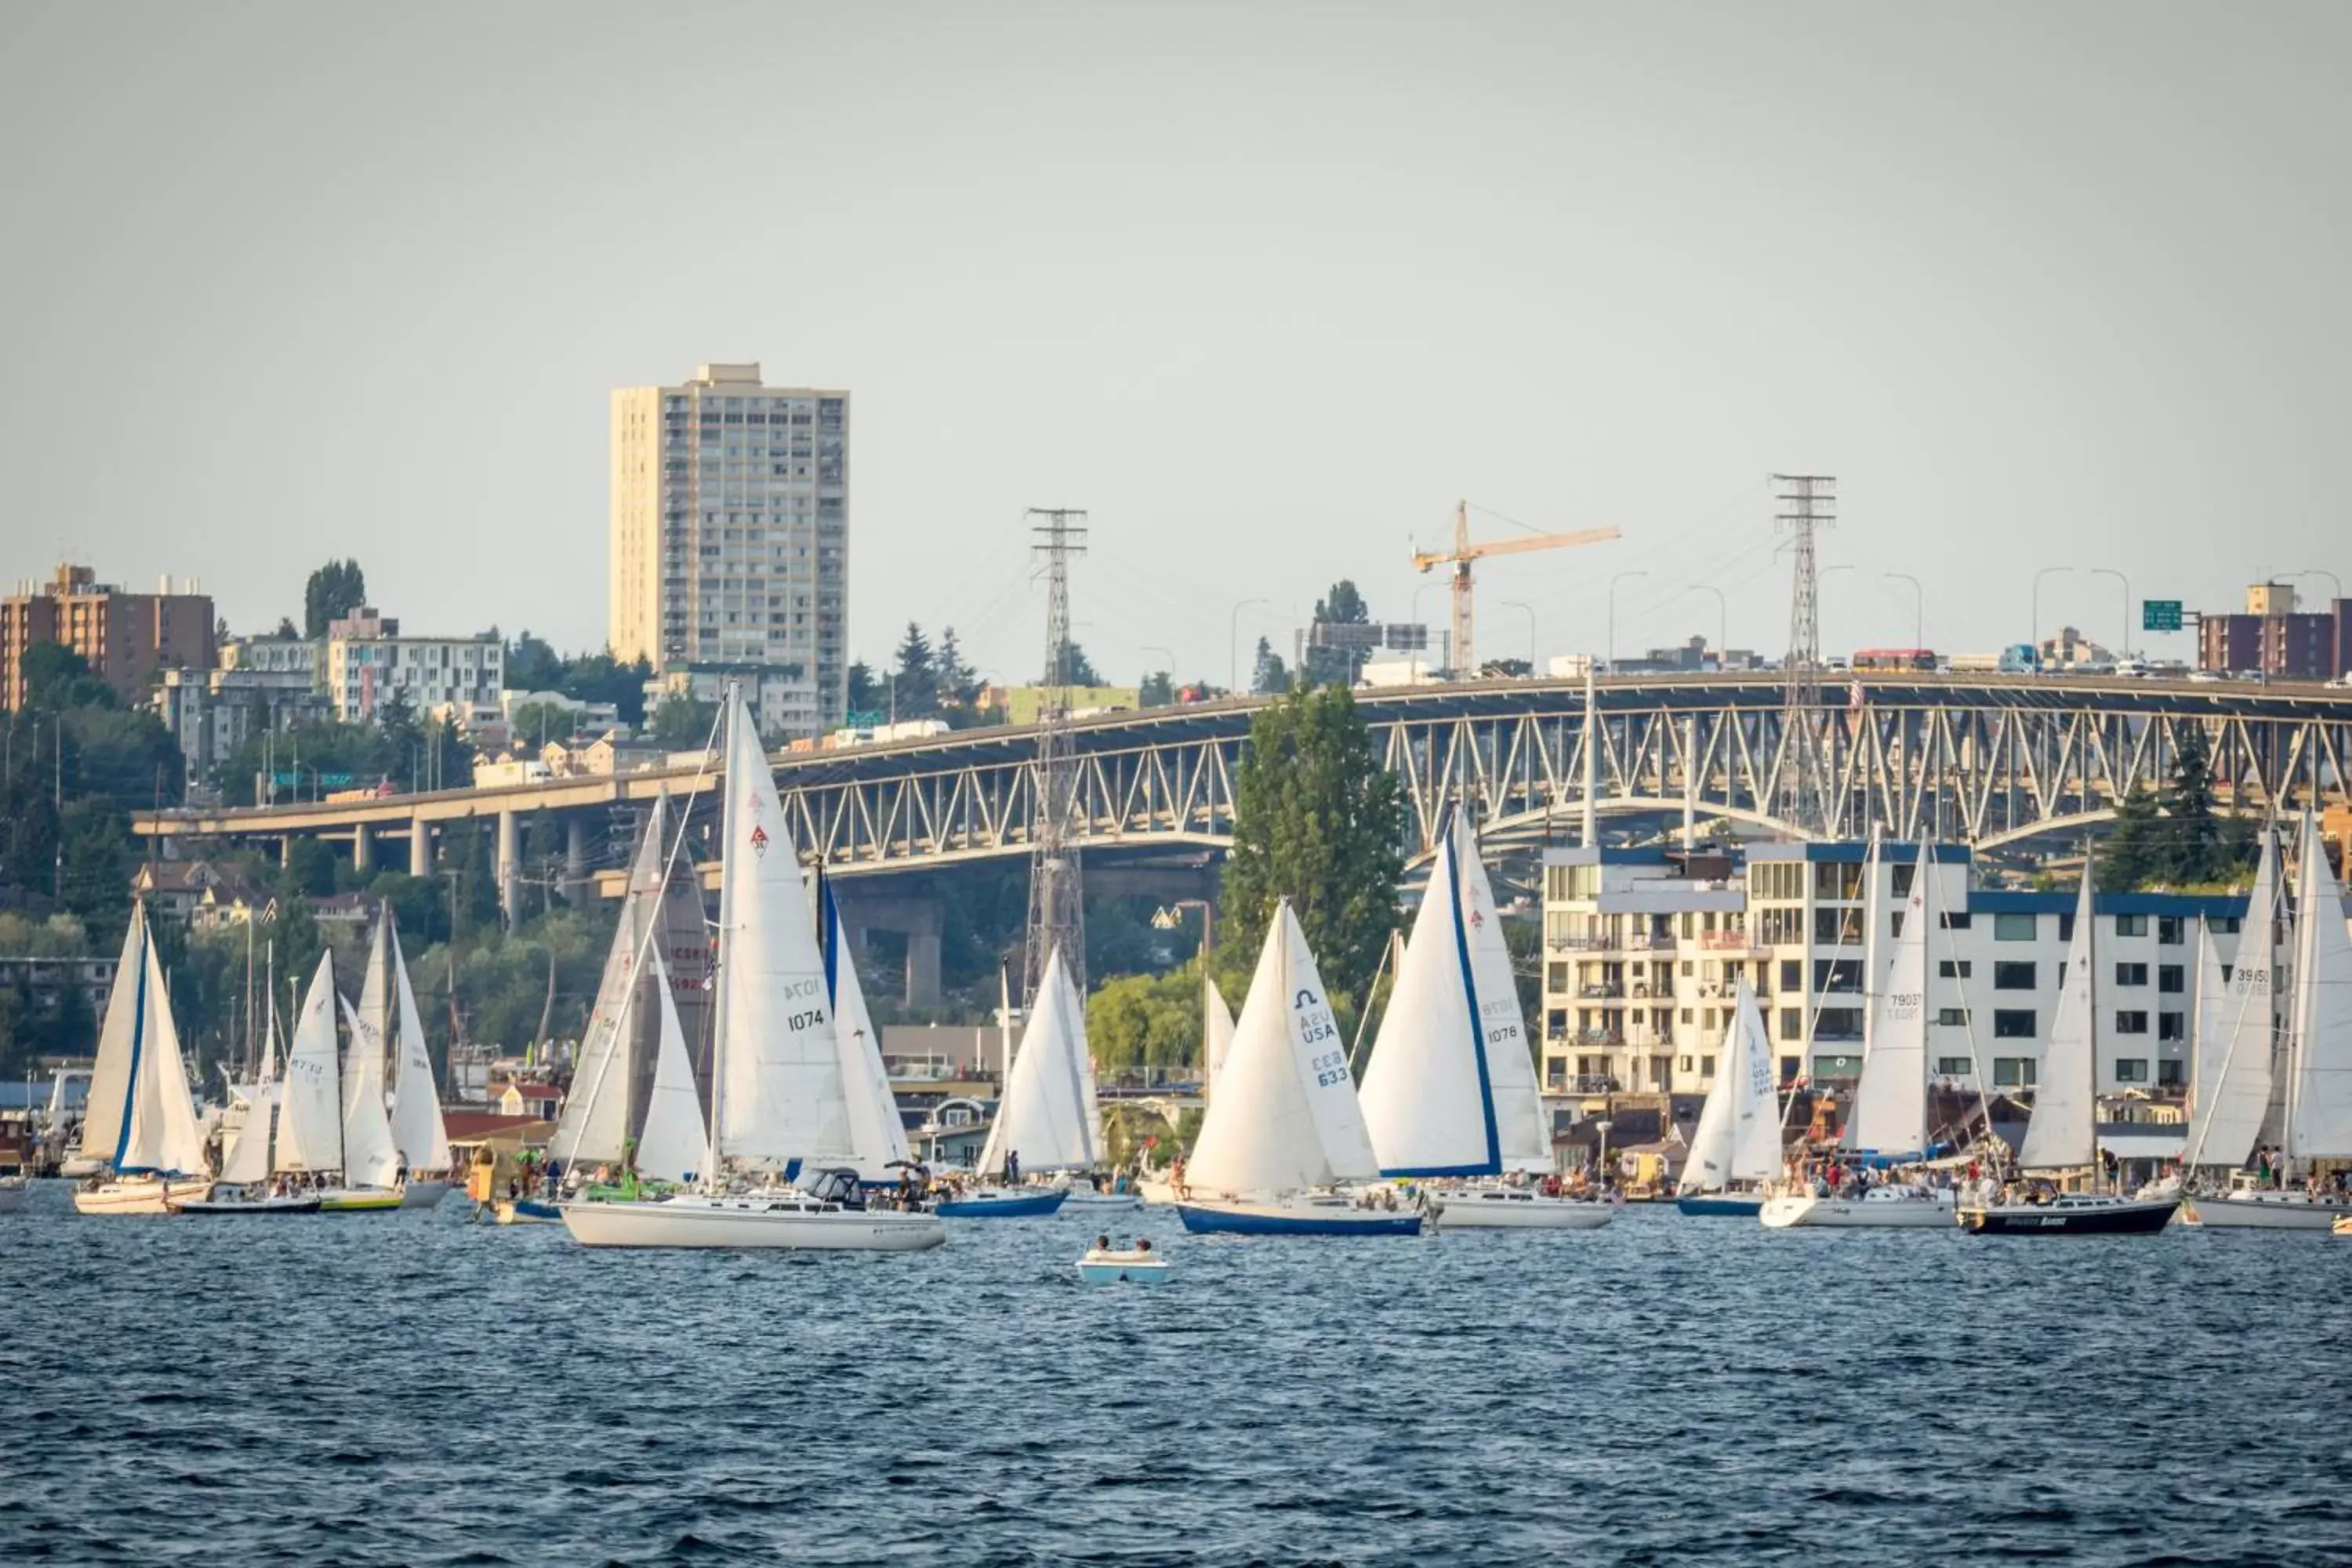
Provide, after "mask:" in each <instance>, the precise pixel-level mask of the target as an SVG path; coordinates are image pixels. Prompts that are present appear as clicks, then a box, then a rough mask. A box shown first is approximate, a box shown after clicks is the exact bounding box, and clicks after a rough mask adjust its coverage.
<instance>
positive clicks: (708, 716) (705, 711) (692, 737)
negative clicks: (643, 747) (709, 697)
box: [652, 692, 719, 752]
mask: <svg viewBox="0 0 2352 1568" xmlns="http://www.w3.org/2000/svg"><path fill="white" fill-rule="evenodd" d="M718 722H719V705H718V704H717V703H715V702H703V701H699V700H696V699H695V698H692V697H685V696H681V695H679V694H677V693H675V692H673V693H671V694H670V695H669V696H667V697H665V698H663V699H662V700H661V706H660V707H658V708H656V709H655V710H654V717H653V726H652V728H653V737H654V739H655V740H656V741H659V742H661V743H662V744H663V745H665V746H667V747H669V748H670V749H671V750H672V751H679V752H684V751H694V750H698V749H699V748H701V747H703V746H707V745H709V744H710V743H711V737H710V731H711V728H712V726H714V725H715V724H717V723H718Z"/></svg>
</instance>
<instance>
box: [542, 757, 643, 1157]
mask: <svg viewBox="0 0 2352 1568" xmlns="http://www.w3.org/2000/svg"><path fill="white" fill-rule="evenodd" d="M663 815H664V814H663V810H662V801H661V799H660V798H659V797H656V799H655V801H654V805H653V810H652V812H651V813H650V814H649V815H648V816H647V817H646V827H645V833H644V836H643V837H640V838H639V839H638V840H637V852H636V855H635V858H634V859H633V860H632V862H631V864H630V866H629V884H628V889H627V891H626V892H625V894H624V895H623V897H622V900H621V920H620V923H619V925H618V926H616V927H615V928H614V931H613V946H612V951H610V952H607V953H606V954H605V955H604V977H603V978H602V979H601V980H599V981H598V982H597V984H596V1000H595V1004H594V1005H593V1007H592V1008H591V1009H590V1010H589V1014H588V1026H587V1028H586V1029H585V1030H584V1031H583V1033H582V1035H581V1037H580V1057H579V1060H578V1062H577V1064H576V1065H575V1066H574V1067H573V1068H572V1091H571V1092H570V1093H569V1094H567V1095H566V1096H565V1097H564V1100H563V1115H562V1120H561V1121H558V1122H557V1123H556V1127H555V1136H554V1138H553V1140H552V1141H551V1142H550V1143H549V1145H548V1148H549V1152H551V1154H552V1155H553V1157H554V1158H555V1159H557V1160H559V1161H561V1162H562V1163H564V1164H566V1165H572V1164H576V1163H580V1162H582V1161H587V1162H590V1163H599V1162H605V1161H617V1160H619V1159H620V1158H621V1157H622V1156H623V1155H624V1154H625V1153H626V1152H627V1146H628V1140H629V1131H630V1127H631V1125H632V1123H631V1118H630V1100H631V1099H632V1096H633V1093H634V1087H635V1082H636V1077H637V1075H636V1072H635V1062H634V1060H633V1059H632V1058H633V1057H634V1055H635V1052H634V1050H633V1049H632V1047H633V1045H634V1043H635V1039H636V1037H637V1035H638V1030H637V1029H636V1028H635V1026H634V1024H635V1019H636V1018H637V1017H638V1016H639V1009H638V1008H637V1007H636V1006H635V997H636V995H637V993H638V991H639V989H640V987H639V986H638V984H637V975H638V973H639V971H640V967H641V955H642V954H643V953H644V952H646V949H647V947H648V946H649V945H650V943H649V942H648V941H647V936H646V928H647V926H648V925H650V924H651V923H653V922H654V921H656V919H657V918H658V906H659V904H660V901H661V896H662V887H663V882H664V868H665V866H666V861H665V859H664V850H663V847H662V840H663V837H664V834H663V827H662V817H663ZM673 1010H675V1009H673Z"/></svg>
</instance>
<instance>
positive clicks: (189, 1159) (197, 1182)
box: [73, 902, 213, 1215]
mask: <svg viewBox="0 0 2352 1568" xmlns="http://www.w3.org/2000/svg"><path fill="white" fill-rule="evenodd" d="M86 1103H87V1109H86V1110H85V1113H84V1116H83V1120H82V1127H81V1152H82V1153H83V1154H84V1155H85V1156H87V1157H89V1158H92V1159H96V1160H98V1161H100V1162H101V1165H100V1170H99V1172H98V1173H96V1174H95V1175H93V1176H92V1177H91V1178H90V1180H89V1182H88V1183H87V1184H84V1185H82V1186H79V1187H77V1188H76V1189H75V1190H74V1195H73V1199H74V1207H75V1209H77V1210H78V1211H79V1212H80V1213H82V1214H87V1215H160V1214H168V1213H170V1212H171V1205H173V1204H176V1203H180V1202H183V1201H187V1200H193V1199H197V1198H202V1197H204V1196H205V1195H206V1194H209V1193H210V1192H211V1191H212V1185H213V1181H212V1176H211V1173H210V1172H209V1171H208V1170H207V1169H206V1166H205V1133H204V1128H203V1125H202V1124H201V1123H200V1122H199V1121H197V1120H196V1106H195V1100H194V1097H193V1096H192V1095H191V1094H190V1093H189V1092H188V1072H187V1068H186V1065H185V1064H184V1062H183V1060H182V1059H181V1056H180V1034H179V1030H178V1029H177V1028H176V1027H174V1026H173V1022H172V1006H171V998H170V994H169V993H168V992H167V991H166V990H165V989H164V984H163V964H162V963H161V962H159V961H158V960H157V958H156V956H155V943H154V940H153V933H152V932H151V931H149V930H148V927H147V906H146V905H145V904H144V903H143V902H134V903H133V904H132V905H131V926H130V929H129V930H128V931H125V932H123V936H122V955H121V958H120V959H119V960H118V961H117V962H116V963H115V968H114V989H113V991H112V993H111V994H110V995H109V996H108V997H107V1003H106V1019H105V1022H104V1023H103V1024H102V1025H101V1026H100V1029H99V1037H98V1060H97V1063H96V1065H95V1066H94V1067H93V1068H91V1070H90V1079H89V1099H88V1101H87V1102H86Z"/></svg>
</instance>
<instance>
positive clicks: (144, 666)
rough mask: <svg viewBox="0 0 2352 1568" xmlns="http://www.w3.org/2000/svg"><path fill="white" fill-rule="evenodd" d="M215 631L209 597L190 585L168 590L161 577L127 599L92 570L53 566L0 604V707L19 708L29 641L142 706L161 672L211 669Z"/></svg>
mask: <svg viewBox="0 0 2352 1568" xmlns="http://www.w3.org/2000/svg"><path fill="white" fill-rule="evenodd" d="M214 626H215V622H214V619H213V601H212V595H209V594H204V593H199V592H197V591H196V584H194V583H190V584H187V585H186V587H185V590H184V591H179V592H175V591H174V584H173V581H172V579H171V578H169V577H166V578H164V579H163V584H162V587H161V588H160V590H159V591H158V592H156V593H152V594H131V593H125V592H124V591H123V590H122V589H121V588H119V587H116V586H115V585H114V584H111V583H101V582H100V581H99V580H98V573H97V572H96V571H95V570H94V569H93V568H91V567H88V566H74V565H69V564H68V565H60V566H58V570H57V574H56V575H55V576H54V577H52V578H50V580H49V581H48V582H47V583H45V584H36V583H31V582H22V583H19V584H17V585H16V593H14V594H12V595H9V596H8V597H7V598H5V599H0V708H5V709H7V710H9V711H10V712H15V711H16V710H17V709H19V708H21V707H23V706H24V705H25V675H24V659H25V654H26V650H27V649H29V648H30V647H32V646H33V645H34V644H36V643H45V642H53V643H62V644H64V645H65V646H66V647H69V648H71V649H73V650H74V652H76V653H78V654H79V655H81V657H82V658H84V659H85V660H87V661H88V662H89V670H90V673H91V674H92V675H95V676H97V677H98V678H99V679H101V680H103V681H105V682H106V683H107V684H108V685H109V686H111V687H113V688H114V689H115V691H116V692H117V693H118V694H120V695H121V698H122V700H123V702H124V703H125V705H126V706H128V705H135V704H137V703H139V702H142V701H144V700H146V697H147V692H148V689H149V688H150V687H151V686H152V685H153V683H154V681H155V679H156V678H157V677H158V676H159V675H160V674H161V673H162V672H163V671H164V670H166V669H194V670H206V669H210V668H212V667H213V664H214V661H215V658H217V657H218V653H219V650H218V649H217V648H216V647H215V632H214Z"/></svg>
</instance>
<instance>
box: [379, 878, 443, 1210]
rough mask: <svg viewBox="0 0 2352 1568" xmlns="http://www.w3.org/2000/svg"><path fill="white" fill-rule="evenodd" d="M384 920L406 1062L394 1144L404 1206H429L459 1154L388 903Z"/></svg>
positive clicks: (395, 1092)
mask: <svg viewBox="0 0 2352 1568" xmlns="http://www.w3.org/2000/svg"><path fill="white" fill-rule="evenodd" d="M383 923H384V925H385V927H386V928H387V929H388V930H389V931H391V933H392V978H393V994H394V1000H395V1002H396V1004H397V1005H398V1009H399V1011H398V1014H397V1020H396V1021H397V1022H398V1024H399V1026H400V1033H399V1036H398V1039H399V1055H398V1061H399V1064H400V1065H399V1068H397V1069H396V1072H395V1076H394V1079H393V1080H392V1110H391V1121H392V1143H393V1147H394V1149H397V1150H398V1151H399V1152H400V1163H401V1164H402V1166H403V1167H404V1169H405V1170H406V1172H407V1174H406V1176H405V1178H404V1180H403V1182H402V1184H401V1190H400V1206H401V1207H403V1208H404V1209H429V1208H431V1207H432V1206H433V1205H436V1204H437V1203H439V1202H440V1201H441V1200H442V1198H443V1197H444V1196H446V1194H447V1193H448V1191H449V1183H450V1178H451V1176H452V1174H453V1172H454V1169H455V1167H456V1165H457V1158H456V1156H455V1155H454V1154H452V1153H451V1152H450V1149H449V1125H448V1123H447V1122H446V1121H443V1120H442V1117H441V1088H440V1085H438V1084H437V1083H436V1082H435V1081H434V1079H433V1055H432V1050H431V1048H430V1047H428V1046H427V1045H426V1044H425V1023H424V1020H423V1019H422V1018H420V1017H418V1016H417V1012H416V989H415V986H413V985H411V984H409V982H408V961H407V959H406V958H405V957H404V955H403V954H402V952H401V951H400V929H399V927H398V926H396V925H394V923H393V918H392V908H391V906H390V905H388V904H387V905H386V906H385V907H384V911H383Z"/></svg>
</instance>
